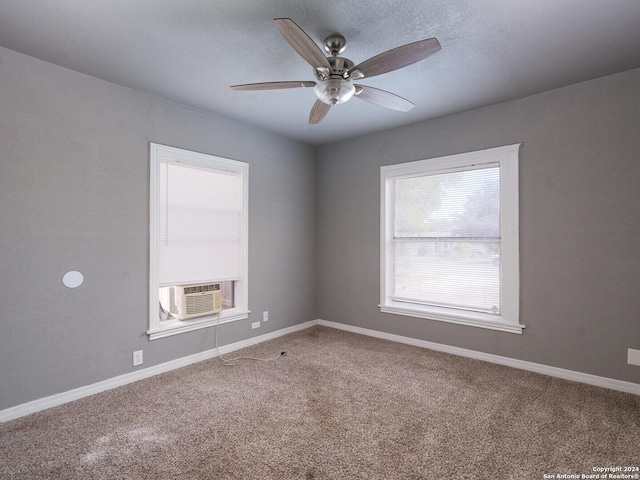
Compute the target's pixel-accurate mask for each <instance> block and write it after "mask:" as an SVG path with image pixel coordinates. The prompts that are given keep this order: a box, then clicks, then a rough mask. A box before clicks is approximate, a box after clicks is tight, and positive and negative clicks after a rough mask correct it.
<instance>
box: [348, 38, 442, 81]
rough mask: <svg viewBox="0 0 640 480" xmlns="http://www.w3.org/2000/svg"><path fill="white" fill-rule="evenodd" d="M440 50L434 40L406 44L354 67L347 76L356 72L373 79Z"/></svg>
mask: <svg viewBox="0 0 640 480" xmlns="http://www.w3.org/2000/svg"><path fill="white" fill-rule="evenodd" d="M439 50H440V42H438V40H437V39H436V38H427V39H426V40H420V41H418V42H413V43H408V44H407V45H403V46H401V47H397V48H394V49H392V50H387V51H386V52H383V53H381V54H379V55H376V56H375V57H371V58H370V59H369V60H365V61H364V62H362V63H360V64H358V65H356V66H355V67H353V68H351V69H350V70H349V75H351V74H352V73H353V72H355V71H356V70H358V71H359V72H360V73H361V74H362V75H357V76H358V77H359V78H362V77H373V76H375V75H380V74H382V73H387V72H392V71H393V70H397V69H399V68H402V67H406V66H407V65H411V64H412V63H416V62H419V61H420V60H423V59H425V58H427V57H428V56H429V55H433V54H434V53H436V52H437V51H439Z"/></svg>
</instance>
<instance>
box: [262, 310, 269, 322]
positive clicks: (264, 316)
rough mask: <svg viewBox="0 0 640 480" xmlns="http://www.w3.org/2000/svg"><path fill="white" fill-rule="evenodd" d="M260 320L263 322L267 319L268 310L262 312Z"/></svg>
mask: <svg viewBox="0 0 640 480" xmlns="http://www.w3.org/2000/svg"><path fill="white" fill-rule="evenodd" d="M262 321H263V322H268V321H269V312H262Z"/></svg>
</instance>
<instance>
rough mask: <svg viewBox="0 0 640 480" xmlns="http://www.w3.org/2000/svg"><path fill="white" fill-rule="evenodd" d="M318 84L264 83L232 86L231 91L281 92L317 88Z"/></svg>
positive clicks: (301, 82) (302, 82)
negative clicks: (301, 88) (286, 89)
mask: <svg viewBox="0 0 640 480" xmlns="http://www.w3.org/2000/svg"><path fill="white" fill-rule="evenodd" d="M315 86H316V82H304V81H300V82H295V81H294V82H263V83H246V84H244V85H231V90H280V89H283V88H298V87H315Z"/></svg>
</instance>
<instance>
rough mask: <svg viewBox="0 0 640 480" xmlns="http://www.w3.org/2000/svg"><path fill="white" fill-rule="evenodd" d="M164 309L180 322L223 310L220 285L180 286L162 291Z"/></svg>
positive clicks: (161, 300)
mask: <svg viewBox="0 0 640 480" xmlns="http://www.w3.org/2000/svg"><path fill="white" fill-rule="evenodd" d="M160 302H161V303H162V306H163V308H165V309H166V310H168V311H169V312H170V313H171V315H173V316H174V317H175V318H178V319H180V320H185V319H187V318H193V317H201V316H203V315H210V314H212V313H217V312H219V311H220V310H222V294H221V286H220V284H219V283H200V284H196V285H178V286H175V287H168V288H161V289H160Z"/></svg>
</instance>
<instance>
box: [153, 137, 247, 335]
mask: <svg viewBox="0 0 640 480" xmlns="http://www.w3.org/2000/svg"><path fill="white" fill-rule="evenodd" d="M150 157H151V169H150V180H151V181H150V186H151V188H150V192H151V196H150V229H149V231H150V261H149V265H150V268H149V288H150V291H149V311H150V318H149V331H148V332H147V333H148V334H149V336H150V338H151V339H152V340H153V339H156V338H162V337H166V336H169V335H174V334H177V333H182V332H186V331H191V330H195V329H199V328H204V327H208V326H211V325H214V324H216V323H217V322H219V323H225V322H230V321H233V320H239V319H242V318H247V316H248V313H249V312H248V307H247V305H248V302H247V278H248V275H247V252H248V243H247V231H248V223H247V201H248V174H249V170H248V164H246V163H243V162H238V161H235V160H229V159H226V158H220V157H215V156H212V155H205V154H201V153H195V152H190V151H187V150H180V149H178V148H173V147H167V146H164V145H157V144H154V143H152V144H151V151H150ZM214 295H215V296H214ZM214 298H216V299H217V301H216V302H214V303H215V305H216V307H217V308H214V305H213V303H211V302H212V301H213V299H214ZM180 302H183V303H180ZM185 303H188V304H189V305H190V308H191V310H189V314H188V315H187V314H186V313H185V312H187V310H185V308H178V305H183V307H184V304H185ZM174 307H175V308H174ZM194 312H195V313H194Z"/></svg>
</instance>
